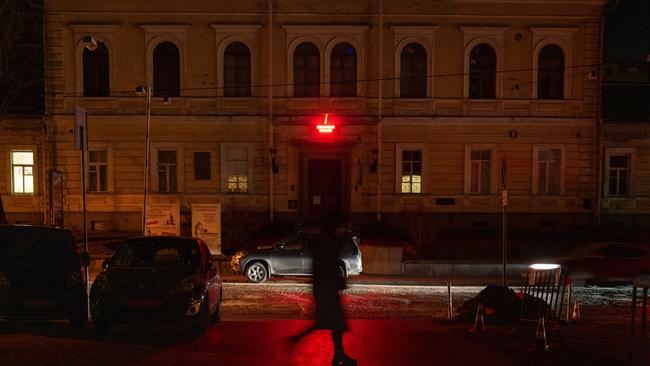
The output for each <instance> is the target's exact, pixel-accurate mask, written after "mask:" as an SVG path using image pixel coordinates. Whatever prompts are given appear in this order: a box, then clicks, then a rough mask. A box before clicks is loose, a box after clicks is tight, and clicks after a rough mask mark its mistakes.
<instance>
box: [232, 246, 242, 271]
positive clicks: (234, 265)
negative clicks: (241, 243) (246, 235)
mask: <svg viewBox="0 0 650 366" xmlns="http://www.w3.org/2000/svg"><path fill="white" fill-rule="evenodd" d="M245 255H246V252H244V251H243V250H240V251H239V252H237V253H235V254H233V256H232V258H230V267H231V268H232V269H233V271H235V272H238V271H239V261H240V260H241V259H242V258H243V257H244V256H245Z"/></svg>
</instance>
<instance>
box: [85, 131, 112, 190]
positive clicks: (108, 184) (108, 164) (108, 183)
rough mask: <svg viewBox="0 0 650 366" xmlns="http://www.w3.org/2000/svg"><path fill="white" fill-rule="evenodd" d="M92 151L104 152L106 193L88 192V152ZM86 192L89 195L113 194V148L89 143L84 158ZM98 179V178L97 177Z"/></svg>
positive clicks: (89, 163)
mask: <svg viewBox="0 0 650 366" xmlns="http://www.w3.org/2000/svg"><path fill="white" fill-rule="evenodd" d="M92 151H106V191H99V190H98V191H91V190H90V166H91V165H92V162H91V161H90V152H92ZM86 164H87V169H86V174H87V177H86V192H88V193H89V194H105V193H113V192H114V175H113V147H112V146H111V145H109V144H97V143H91V144H90V146H89V147H88V155H87V157H86ZM98 179H99V177H98Z"/></svg>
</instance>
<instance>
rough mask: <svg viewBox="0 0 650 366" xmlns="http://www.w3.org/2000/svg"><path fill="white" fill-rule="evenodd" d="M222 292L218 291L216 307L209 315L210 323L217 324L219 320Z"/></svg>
mask: <svg viewBox="0 0 650 366" xmlns="http://www.w3.org/2000/svg"><path fill="white" fill-rule="evenodd" d="M222 297H223V294H222V292H221V291H219V300H218V301H217V308H216V309H215V310H214V314H212V315H211V316H210V324H217V323H219V322H220V321H221V299H222Z"/></svg>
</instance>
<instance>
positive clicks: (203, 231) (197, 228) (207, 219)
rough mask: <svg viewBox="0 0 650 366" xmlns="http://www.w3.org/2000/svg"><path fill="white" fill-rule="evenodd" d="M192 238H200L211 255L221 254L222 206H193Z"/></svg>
mask: <svg viewBox="0 0 650 366" xmlns="http://www.w3.org/2000/svg"><path fill="white" fill-rule="evenodd" d="M192 236H193V237H195V238H200V239H202V240H203V241H205V243H206V244H207V245H208V248H210V253H212V254H221V205H220V204H218V203H214V204H213V203H195V204H193V205H192Z"/></svg>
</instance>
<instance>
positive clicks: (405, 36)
mask: <svg viewBox="0 0 650 366" xmlns="http://www.w3.org/2000/svg"><path fill="white" fill-rule="evenodd" d="M438 28H440V27H438V26H430V27H425V26H392V27H390V29H391V30H392V31H393V34H394V44H393V48H394V50H395V55H394V57H395V58H394V60H395V71H394V72H395V82H394V86H393V88H394V90H395V96H396V97H400V96H401V87H400V77H401V69H402V50H403V49H404V47H406V46H407V45H409V44H411V43H417V44H419V45H421V46H422V47H424V49H425V51H426V52H427V76H430V77H427V94H426V97H427V98H433V90H434V89H433V86H434V82H435V78H434V77H432V76H433V75H434V72H435V70H434V67H435V63H434V62H433V60H434V57H435V55H434V50H435V39H436V38H435V33H436V30H438Z"/></svg>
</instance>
